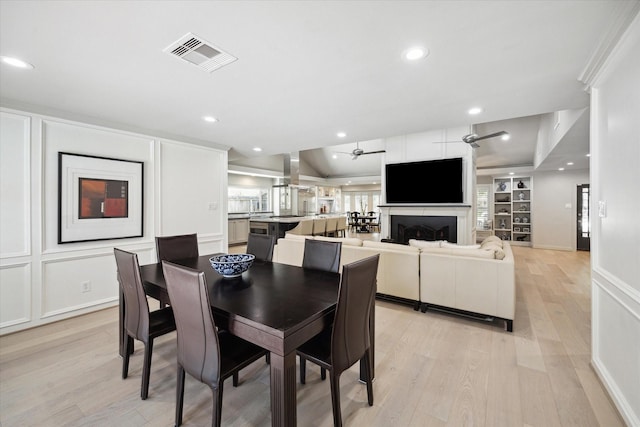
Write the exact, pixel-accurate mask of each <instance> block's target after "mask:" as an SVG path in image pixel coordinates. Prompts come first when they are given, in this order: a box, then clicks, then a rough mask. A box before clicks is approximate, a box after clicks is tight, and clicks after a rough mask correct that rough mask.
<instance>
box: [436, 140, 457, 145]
mask: <svg viewBox="0 0 640 427" xmlns="http://www.w3.org/2000/svg"><path fill="white" fill-rule="evenodd" d="M432 142H433V143H434V144H450V143H452V142H464V141H460V140H457V141H432Z"/></svg>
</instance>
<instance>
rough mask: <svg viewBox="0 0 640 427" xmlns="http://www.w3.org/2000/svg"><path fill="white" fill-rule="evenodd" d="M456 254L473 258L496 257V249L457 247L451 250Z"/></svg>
mask: <svg viewBox="0 0 640 427" xmlns="http://www.w3.org/2000/svg"><path fill="white" fill-rule="evenodd" d="M451 254H452V255H454V256H464V257H471V258H484V259H495V257H496V255H495V250H494V249H455V250H452V252H451Z"/></svg>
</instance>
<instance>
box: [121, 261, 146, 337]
mask: <svg viewBox="0 0 640 427" xmlns="http://www.w3.org/2000/svg"><path fill="white" fill-rule="evenodd" d="M113 253H114V255H115V257H116V266H117V268H118V281H119V282H120V288H121V289H122V293H123V294H124V305H125V312H124V326H125V328H126V330H127V333H128V334H129V336H131V337H133V338H135V339H137V340H140V341H142V342H144V343H145V344H147V341H148V337H149V303H148V302H147V295H146V294H145V292H144V288H143V287H142V278H141V277H140V264H138V255H136V254H134V253H131V252H127V251H123V250H122V249H118V248H113Z"/></svg>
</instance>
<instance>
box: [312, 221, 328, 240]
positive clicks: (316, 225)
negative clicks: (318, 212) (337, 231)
mask: <svg viewBox="0 0 640 427" xmlns="http://www.w3.org/2000/svg"><path fill="white" fill-rule="evenodd" d="M326 231H327V219H326V218H315V219H314V220H313V233H312V234H313V235H314V236H319V235H321V234H325V232H326Z"/></svg>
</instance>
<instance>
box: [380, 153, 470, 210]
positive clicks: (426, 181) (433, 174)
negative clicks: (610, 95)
mask: <svg viewBox="0 0 640 427" xmlns="http://www.w3.org/2000/svg"><path fill="white" fill-rule="evenodd" d="M385 171H386V193H387V203H462V202H463V191H462V189H463V182H462V175H463V173H462V158H454V159H441V160H428V161H422V162H411V163H393V164H388V165H386V169H385Z"/></svg>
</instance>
